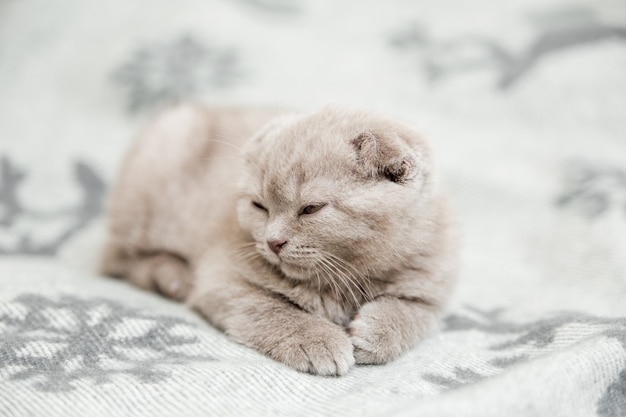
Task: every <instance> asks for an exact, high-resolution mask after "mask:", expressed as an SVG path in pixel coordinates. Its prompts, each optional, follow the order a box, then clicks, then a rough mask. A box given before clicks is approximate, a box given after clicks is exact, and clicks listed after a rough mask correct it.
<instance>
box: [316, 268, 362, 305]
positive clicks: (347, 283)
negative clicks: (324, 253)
mask: <svg viewBox="0 0 626 417" xmlns="http://www.w3.org/2000/svg"><path fill="white" fill-rule="evenodd" d="M320 262H321V263H322V264H324V265H325V266H327V267H328V269H329V270H330V271H331V273H332V274H333V276H334V277H335V278H338V279H339V281H340V282H341V284H342V286H343V287H344V288H345V289H347V290H348V292H349V293H350V295H351V296H352V299H353V300H354V303H355V304H356V305H357V306H360V302H359V299H358V297H357V296H356V294H355V293H354V291H352V285H351V284H352V283H353V281H352V279H351V278H350V277H349V276H348V275H347V274H346V273H345V272H343V271H341V270H340V269H338V268H337V267H336V265H334V264H333V263H332V262H330V260H329V259H326V258H323V257H322V258H320ZM331 281H332V277H331Z"/></svg>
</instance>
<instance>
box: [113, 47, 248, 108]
mask: <svg viewBox="0 0 626 417" xmlns="http://www.w3.org/2000/svg"><path fill="white" fill-rule="evenodd" d="M240 76H241V70H240V68H239V62H238V55H237V53H236V52H235V51H234V50H233V49H229V48H219V47H215V46H212V45H209V44H208V43H207V42H205V41H203V40H200V39H197V38H196V37H194V36H191V35H184V36H181V37H180V38H177V39H174V40H172V41H169V42H164V43H154V44H150V45H146V46H144V47H141V48H139V49H138V50H137V51H136V52H135V54H134V55H133V56H132V57H131V58H130V59H129V61H128V62H126V63H124V64H122V65H121V66H120V67H119V68H117V69H116V70H115V71H114V73H113V80H114V82H115V83H117V84H118V85H119V86H121V87H122V88H123V89H125V90H126V94H127V106H128V109H129V110H130V111H138V110H142V109H146V108H151V107H154V106H158V105H163V104H167V103H171V102H175V101H177V100H179V99H182V98H185V99H189V98H193V97H197V96H198V95H200V94H202V93H204V92H206V91H208V90H210V89H213V88H214V89H220V88H226V87H229V86H231V85H233V83H234V82H235V81H237V80H238V79H239V78H240Z"/></svg>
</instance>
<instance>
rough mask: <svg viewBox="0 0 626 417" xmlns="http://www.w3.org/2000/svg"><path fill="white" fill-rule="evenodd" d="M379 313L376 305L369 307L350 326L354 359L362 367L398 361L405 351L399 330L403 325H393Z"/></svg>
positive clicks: (362, 310) (363, 309)
mask: <svg viewBox="0 0 626 417" xmlns="http://www.w3.org/2000/svg"><path fill="white" fill-rule="evenodd" d="M367 307H368V308H367ZM377 313H378V311H377V309H376V308H375V306H374V305H371V306H369V305H368V306H366V308H362V309H361V311H360V312H359V314H357V315H356V317H355V318H354V319H353V320H352V322H351V323H350V326H349V330H348V331H349V335H350V340H351V342H352V345H353V346H354V358H355V360H356V363H358V364H360V365H381V364H384V363H387V362H389V361H392V360H394V359H396V358H397V357H398V356H400V355H401V354H402V352H403V351H404V350H405V347H404V346H403V340H402V339H403V337H402V334H401V332H402V330H401V329H400V328H399V326H401V325H402V324H401V323H393V324H392V323H390V322H389V321H390V320H387V319H388V317H384V316H380V315H377ZM394 324H395V325H394Z"/></svg>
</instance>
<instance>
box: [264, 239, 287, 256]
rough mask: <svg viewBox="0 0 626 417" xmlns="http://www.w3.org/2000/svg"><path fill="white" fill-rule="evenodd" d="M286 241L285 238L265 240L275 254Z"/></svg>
mask: <svg viewBox="0 0 626 417" xmlns="http://www.w3.org/2000/svg"><path fill="white" fill-rule="evenodd" d="M286 243H287V241H286V240H281V239H275V240H268V241H267V245H268V246H269V247H270V249H271V250H272V252H274V253H275V254H276V255H278V252H280V250H281V249H282V248H283V246H285V244H286Z"/></svg>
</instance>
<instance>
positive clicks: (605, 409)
mask: <svg viewBox="0 0 626 417" xmlns="http://www.w3.org/2000/svg"><path fill="white" fill-rule="evenodd" d="M467 312H468V314H462V313H461V314H451V315H449V316H447V317H446V318H445V319H444V324H445V331H447V332H459V331H467V330H478V331H480V332H482V333H485V334H498V335H505V336H506V335H508V336H510V340H508V341H506V342H504V343H497V344H493V345H492V346H490V347H489V349H490V350H493V351H500V352H506V351H510V350H516V348H519V347H546V346H549V345H550V344H552V343H553V342H554V340H555V338H556V336H557V334H558V332H559V331H560V330H561V329H563V328H564V327H566V326H569V325H572V324H575V323H579V324H584V325H588V326H595V327H597V329H598V330H597V332H595V333H594V336H604V337H608V338H613V339H616V340H618V341H619V342H621V344H622V346H623V348H624V353H625V354H626V317H621V318H604V317H596V316H593V315H589V314H584V313H580V312H559V313H555V314H553V315H552V316H548V317H545V318H542V319H540V320H535V321H529V322H521V323H519V322H514V321H510V320H506V319H504V318H503V316H504V315H505V313H506V310H504V309H494V310H486V311H484V310H480V309H477V308H474V307H467ZM528 359H531V355H527V354H522V355H520V354H515V353H513V354H512V355H510V356H507V357H503V358H494V359H491V360H489V364H490V365H492V366H494V367H496V368H500V369H504V368H507V367H509V366H510V365H513V364H516V363H519V362H523V361H526V360H528ZM452 374H453V375H452V376H451V375H440V374H433V373H427V374H424V375H422V377H423V378H424V379H425V380H427V381H429V382H431V383H433V384H435V385H438V386H440V387H442V388H444V389H455V388H458V387H460V386H463V385H467V384H471V383H475V382H479V381H481V380H483V379H485V378H487V377H489V376H491V375H486V374H484V373H480V372H476V371H475V370H473V369H472V368H469V367H455V368H454V369H453V371H452ZM625 381H626V368H624V369H623V370H622V371H621V373H620V374H619V376H618V378H617V380H616V381H615V382H613V383H612V384H611V385H609V386H608V387H607V390H606V392H605V394H604V395H603V397H602V398H601V399H600V400H599V402H598V410H597V411H598V414H599V415H600V416H621V415H623V412H624V411H625V410H626V389H625V387H626V384H625Z"/></svg>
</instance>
